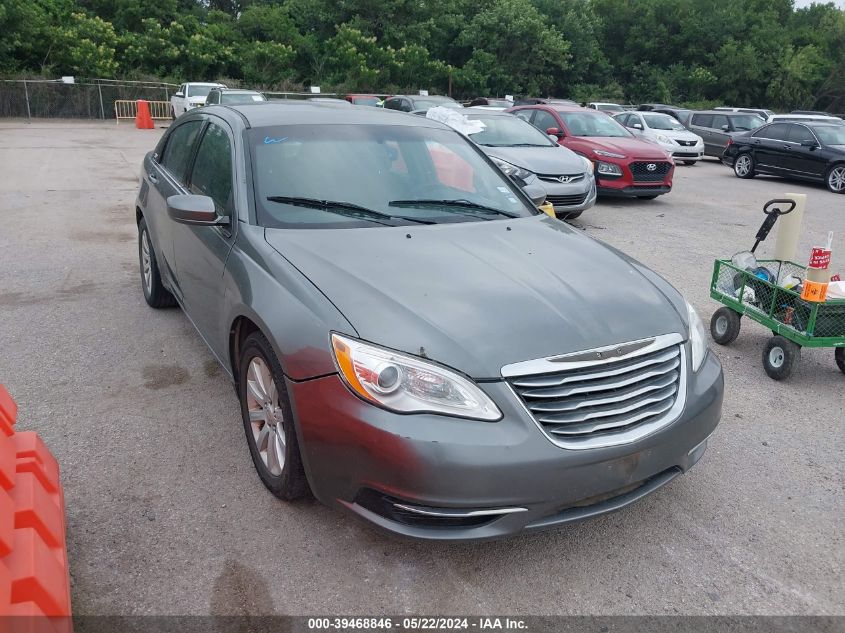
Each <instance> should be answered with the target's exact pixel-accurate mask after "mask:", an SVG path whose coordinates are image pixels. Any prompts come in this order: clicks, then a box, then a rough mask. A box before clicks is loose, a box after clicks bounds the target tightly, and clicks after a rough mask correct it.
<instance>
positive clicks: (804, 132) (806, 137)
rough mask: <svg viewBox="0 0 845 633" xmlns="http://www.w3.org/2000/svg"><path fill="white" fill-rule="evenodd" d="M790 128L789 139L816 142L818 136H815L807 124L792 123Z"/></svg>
mask: <svg viewBox="0 0 845 633" xmlns="http://www.w3.org/2000/svg"><path fill="white" fill-rule="evenodd" d="M789 128H790V129H789V138H788V140H790V141H792V142H793V143H803V142H804V141H812V142H813V143H815V142H816V137H814V136H813V133H812V132H811V131H810V130H809V128H807V126H806V125H790V126H789Z"/></svg>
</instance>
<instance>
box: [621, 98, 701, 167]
mask: <svg viewBox="0 0 845 633" xmlns="http://www.w3.org/2000/svg"><path fill="white" fill-rule="evenodd" d="M613 118H614V120H616V121H619V123H621V124H622V125H624V126H625V127H627V128H628V129H630V130H633V131H634V134H636V135H638V136H641V137H642V138H646V139H648V140H650V141H652V142H654V143H657V144H658V145H660V147H662V148H663V149H664V150H665V151H666V153H667V154H669V155H670V156H671V157H672V158H674V159H676V162H677V161H678V160H682V161H684V164H686V165H695V163H696V162H697V161H699V160H701V159H702V158H704V141H702V140H701V137H700V136H698V135H697V134H693V133H692V132H690V131H689V130H688V129H687V128H685V127H684V126H683V125H682V124H681V122H680V121H678V120H677V119H675V118H674V117H671V116H669V115H668V114H663V113H662V112H656V111H654V110H652V111H651V112H624V113H622V114H617V115H616V116H615V117H613Z"/></svg>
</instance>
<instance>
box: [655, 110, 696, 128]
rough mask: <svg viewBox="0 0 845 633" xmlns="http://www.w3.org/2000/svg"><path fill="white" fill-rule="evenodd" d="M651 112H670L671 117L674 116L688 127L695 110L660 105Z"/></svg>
mask: <svg viewBox="0 0 845 633" xmlns="http://www.w3.org/2000/svg"><path fill="white" fill-rule="evenodd" d="M649 112H659V113H660V114H668V115H669V116H670V117H673V118H675V119H677V120H678V121H680V122H681V124H682V125H683V126H684V127H688V124H689V120H690V117H691V116H692V113H693V111H692V110H687V109H686V108H674V107H658V108H654V109H652V110H649Z"/></svg>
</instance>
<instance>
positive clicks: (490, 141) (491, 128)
mask: <svg viewBox="0 0 845 633" xmlns="http://www.w3.org/2000/svg"><path fill="white" fill-rule="evenodd" d="M467 118H468V119H472V120H475V121H481V122H482V123H484V125H485V127H484V129H483V130H482V131H481V132H476V133H474V134H470V138H471V139H472V140H473V141H475V142H476V143H478V144H479V145H484V146H486V147H554V146H555V145H557V143H553V142H552V141H551V140H549V137H548V136H546V135H545V134H543V133H542V132H541V131H540V130H538V129H537V128H536V127H534V126H533V125H531V124H529V123H526V122H525V121H523V120H522V119H518V118H516V117H515V116H513V115H510V114H508V115H505V116H485V115H483V114H481V115H478V114H470V115H467Z"/></svg>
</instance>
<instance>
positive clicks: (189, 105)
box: [170, 81, 226, 119]
mask: <svg viewBox="0 0 845 633" xmlns="http://www.w3.org/2000/svg"><path fill="white" fill-rule="evenodd" d="M225 87H226V86H224V85H223V84H215V83H202V82H195V81H189V82H188V83H184V84H182V85H181V86H179V89H178V90H177V91H176V92H175V93H174V94H173V96H172V97H170V113H171V114H172V115H173V118H174V119H175V118H176V117H178V116H181V115H183V114H185V112H187V111H188V110H191V109H193V108H199V107H201V106H204V105H205V99H206V97H207V96H208V93H209V92H211V90H212V89H213V88H225Z"/></svg>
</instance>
